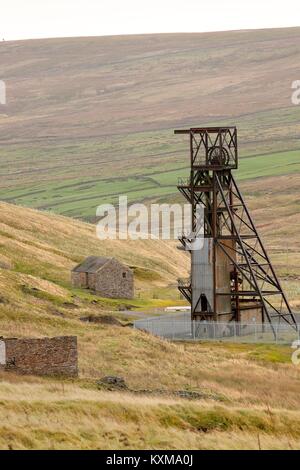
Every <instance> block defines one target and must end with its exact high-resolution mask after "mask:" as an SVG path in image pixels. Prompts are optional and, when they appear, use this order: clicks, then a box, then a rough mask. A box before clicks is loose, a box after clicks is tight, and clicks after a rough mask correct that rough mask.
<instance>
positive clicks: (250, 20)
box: [0, 0, 300, 40]
mask: <svg viewBox="0 0 300 470" xmlns="http://www.w3.org/2000/svg"><path fill="white" fill-rule="evenodd" d="M299 14H300V2H299V0H0V38H4V39H6V40H11V39H28V38H42V37H65V36H102V35H114V34H139V33H169V32H203V31H223V30H230V29H249V28H274V27H287V26H298V25H300V19H299Z"/></svg>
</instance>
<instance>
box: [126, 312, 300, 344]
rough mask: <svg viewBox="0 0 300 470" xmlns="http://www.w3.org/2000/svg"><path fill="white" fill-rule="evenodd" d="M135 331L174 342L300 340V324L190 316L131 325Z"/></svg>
mask: <svg viewBox="0 0 300 470" xmlns="http://www.w3.org/2000/svg"><path fill="white" fill-rule="evenodd" d="M134 328H136V329H139V330H144V331H147V332H148V333H151V334H153V335H155V336H160V337H162V338H165V339H169V340H174V341H176V340H177V341H182V340H186V341H227V342H239V343H283V344H284V343H292V342H293V341H296V340H299V341H300V331H299V330H300V323H298V324H297V327H296V328H295V326H294V327H292V326H291V325H289V324H287V323H286V322H284V321H281V322H280V323H277V324H273V325H271V324H270V323H254V322H253V323H240V322H235V321H231V322H229V323H228V322H227V323H221V322H208V321H191V314H190V313H188V312H187V313H177V314H173V315H163V316H160V317H152V318H147V319H142V320H136V321H135V322H134Z"/></svg>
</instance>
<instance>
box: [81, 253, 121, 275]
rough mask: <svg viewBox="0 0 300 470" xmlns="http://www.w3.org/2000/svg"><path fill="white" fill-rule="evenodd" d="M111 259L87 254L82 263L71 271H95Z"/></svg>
mask: <svg viewBox="0 0 300 470" xmlns="http://www.w3.org/2000/svg"><path fill="white" fill-rule="evenodd" d="M111 260H112V258H105V257H104V256H88V257H87V258H86V259H85V260H84V261H83V262H82V263H80V264H78V265H77V266H75V268H74V269H73V271H75V272H77V273H96V272H97V271H99V269H100V268H102V267H103V266H104V265H105V264H106V263H108V262H109V261H111Z"/></svg>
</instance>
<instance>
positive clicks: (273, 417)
mask: <svg viewBox="0 0 300 470" xmlns="http://www.w3.org/2000/svg"><path fill="white" fill-rule="evenodd" d="M0 215H1V223H0V332H1V335H4V336H18V337H22V336H33V337H39V336H44V335H47V336H48V335H49V336H54V335H63V334H72V335H73V334H75V335H77V337H78V345H79V368H80V376H79V378H78V379H76V380H59V379H52V378H51V379H50V378H37V377H25V376H24V377H20V376H19V377H18V376H15V375H13V374H12V373H7V372H1V373H0V417H1V425H0V448H2V449H37V448H47V449H62V448H64V449H66V448H68V449H71V448H82V449H92V448H102V449H133V448H135V449H140V448H148V449H149V448H150V449H176V448H186V449H195V448H199V449H219V448H236V449H245V448H253V449H258V448H263V449H267V448H272V449H279V448H286V449H299V448H300V414H299V412H298V411H297V410H298V409H299V405H300V401H299V383H300V369H299V367H296V366H294V365H292V363H291V360H290V355H291V349H290V347H288V346H272V345H269V346H266V345H238V344H236V345H230V344H226V345H222V344H218V343H216V344H205V343H203V344H197V343H196V344H178V343H177V344H171V343H168V342H166V341H163V340H161V339H158V338H155V337H152V336H150V335H148V334H146V333H143V332H141V331H137V330H134V329H132V328H131V327H130V326H129V325H128V319H127V320H126V316H125V318H124V315H122V313H121V312H119V311H118V308H119V306H120V303H122V300H121V299H120V300H116V301H109V300H106V299H101V298H98V297H97V296H95V295H92V294H89V293H88V292H87V291H85V290H80V289H76V290H74V289H72V288H71V286H70V282H69V269H70V268H71V267H72V266H73V265H74V264H75V263H76V262H77V261H79V260H80V259H81V258H82V257H83V256H85V255H86V254H88V253H91V252H93V253H95V254H108V253H109V254H113V255H116V256H118V257H120V258H121V259H123V260H124V261H125V262H127V263H129V264H131V263H133V261H134V263H135V266H140V267H141V268H143V269H144V270H141V271H139V270H137V285H138V287H139V288H140V289H141V290H140V293H141V298H138V299H135V300H134V301H130V303H131V304H133V305H134V306H135V308H136V307H141V306H142V307H143V308H145V306H147V307H151V305H152V306H155V305H156V306H157V305H158V306H162V305H166V304H168V303H170V300H169V301H165V300H163V299H160V298H158V299H153V298H152V294H153V293H154V292H155V293H156V294H157V293H164V292H165V291H166V289H168V296H169V295H170V292H171V291H170V289H169V288H167V286H168V284H169V283H172V282H173V280H174V277H176V276H177V274H178V273H179V272H180V273H182V272H183V269H185V263H186V260H185V258H184V256H183V255H182V253H181V252H178V251H177V250H175V249H174V247H173V246H172V245H171V246H170V245H169V244H164V243H162V242H159V243H158V244H157V245H156V247H155V251H154V250H153V245H152V243H151V244H150V245H149V244H148V243H149V242H147V241H143V242H138V243H136V244H135V251H134V253H133V250H132V249H131V247H130V246H129V245H127V244H126V246H125V247H124V246H121V245H120V244H119V242H115V241H114V242H113V243H112V242H109V243H106V242H105V243H104V242H100V241H98V240H97V239H96V238H95V234H94V230H95V228H94V227H93V226H91V225H88V224H85V223H82V222H79V221H75V220H72V219H67V218H64V217H62V216H54V215H48V214H45V213H39V212H37V211H34V210H30V209H25V208H21V207H16V206H13V205H9V204H5V203H1V204H0ZM174 295H175V294H174ZM126 302H128V301H126ZM171 302H172V301H171ZM174 302H176V303H177V302H178V300H174ZM108 314H109V315H110V317H111V318H115V319H116V320H117V319H118V320H119V321H118V322H117V323H116V324H115V325H112V324H105V323H97V324H94V323H86V322H82V321H81V320H80V317H81V316H84V315H97V316H100V317H101V318H102V319H103V318H104V316H105V315H108ZM124 320H126V321H124ZM126 324H127V326H125V325H126ZM104 375H119V376H122V377H124V379H125V380H126V383H127V385H128V387H129V389H130V390H129V391H124V392H114V391H111V392H109V391H107V390H105V389H101V388H100V389H99V387H98V386H97V384H96V382H97V380H98V379H99V378H101V377H103V376H104ZM283 384H284V386H283ZM179 390H181V391H185V392H190V391H196V392H198V393H199V394H200V395H199V397H198V398H197V399H195V400H188V399H184V398H180V397H178V396H177V395H176V396H175V393H176V392H177V391H179ZM201 397H203V398H201Z"/></svg>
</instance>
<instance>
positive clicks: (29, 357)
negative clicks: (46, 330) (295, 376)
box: [0, 336, 78, 377]
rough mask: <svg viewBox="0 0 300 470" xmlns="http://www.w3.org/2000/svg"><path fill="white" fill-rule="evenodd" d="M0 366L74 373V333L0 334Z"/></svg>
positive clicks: (18, 370) (22, 370)
mask: <svg viewBox="0 0 300 470" xmlns="http://www.w3.org/2000/svg"><path fill="white" fill-rule="evenodd" d="M0 367H1V368H2V369H4V370H11V371H12V372H15V373H19V374H32V375H52V376H65V377H77V376H78V353H77V337H76V336H58V337H55V338H20V339H18V338H1V339H0Z"/></svg>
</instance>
